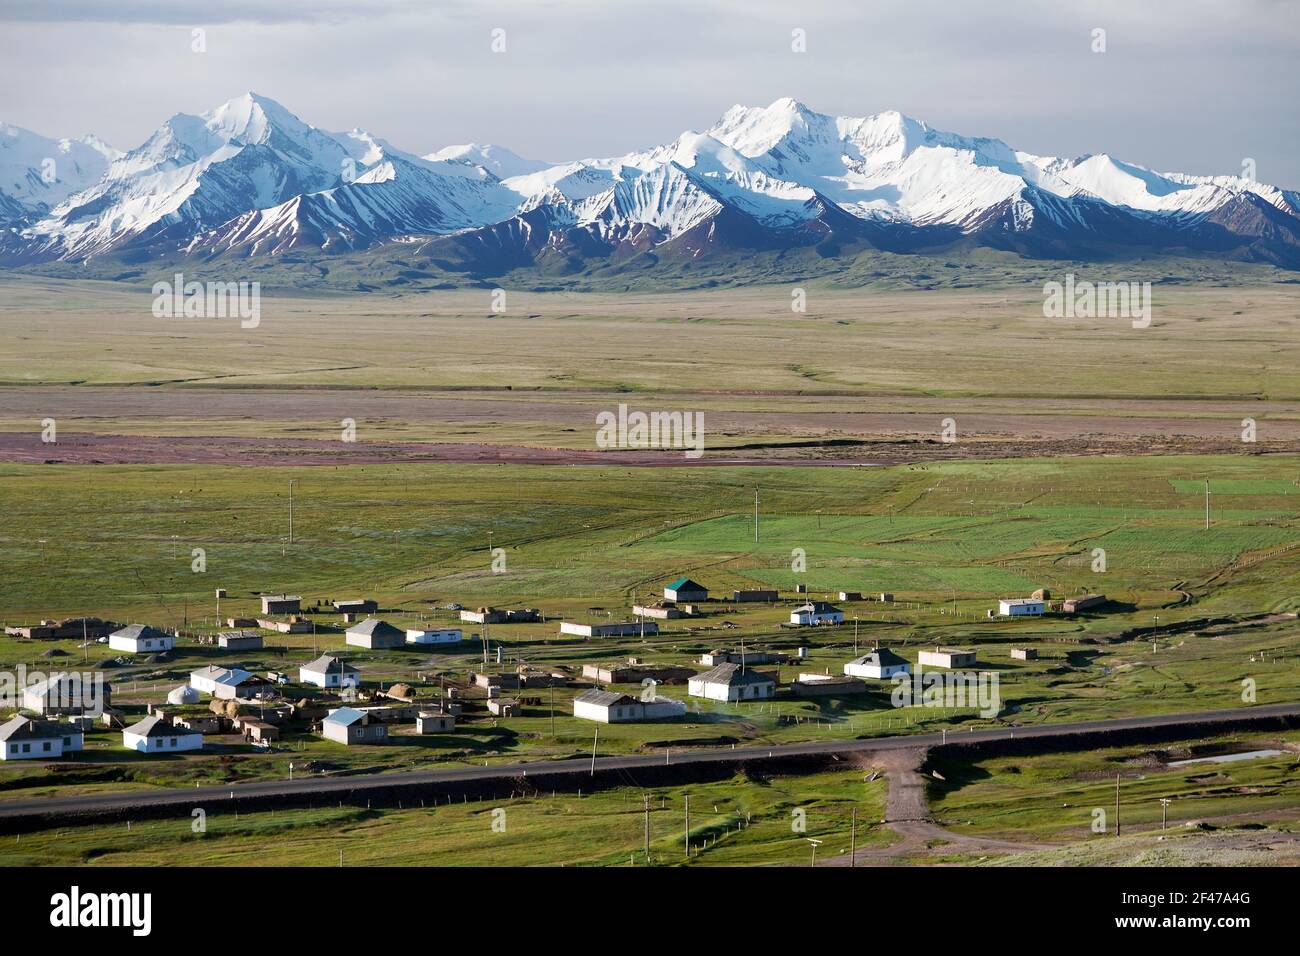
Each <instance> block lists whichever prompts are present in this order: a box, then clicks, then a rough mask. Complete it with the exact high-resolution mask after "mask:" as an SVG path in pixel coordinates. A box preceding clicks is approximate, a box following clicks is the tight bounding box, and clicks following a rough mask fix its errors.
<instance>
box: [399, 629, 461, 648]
mask: <svg viewBox="0 0 1300 956" xmlns="http://www.w3.org/2000/svg"><path fill="white" fill-rule="evenodd" d="M459 641H460V628H458V627H443V628H438V629H435V630H425V629H424V628H418V627H408V628H407V629H406V643H408V644H455V643H457V642H459Z"/></svg>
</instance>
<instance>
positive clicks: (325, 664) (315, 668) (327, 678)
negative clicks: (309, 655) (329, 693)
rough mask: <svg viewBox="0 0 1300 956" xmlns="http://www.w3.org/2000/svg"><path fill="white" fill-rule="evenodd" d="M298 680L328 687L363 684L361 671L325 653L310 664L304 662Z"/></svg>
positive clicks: (299, 669)
mask: <svg viewBox="0 0 1300 956" xmlns="http://www.w3.org/2000/svg"><path fill="white" fill-rule="evenodd" d="M298 681H299V683H303V684H311V685H313V686H315V687H324V688H326V689H328V688H331V687H342V686H344V685H345V684H350V685H352V686H353V687H357V686H359V685H360V684H361V671H359V670H357V669H356V668H355V667H353V666H352V665H351V664H349V663H348V662H347V661H341V660H339V659H338V658H337V657H331V656H330V655H329V654H325V655H323V656H321V657H318V658H316V659H315V660H314V661H312V662H311V663H310V664H303V665H302V667H300V668H298Z"/></svg>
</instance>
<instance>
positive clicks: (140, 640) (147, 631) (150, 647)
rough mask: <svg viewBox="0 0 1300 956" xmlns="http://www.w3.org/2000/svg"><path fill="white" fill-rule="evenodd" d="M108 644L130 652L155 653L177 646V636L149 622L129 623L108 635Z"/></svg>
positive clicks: (116, 648)
mask: <svg viewBox="0 0 1300 956" xmlns="http://www.w3.org/2000/svg"><path fill="white" fill-rule="evenodd" d="M108 646H109V647H111V648H112V649H113V650H115V651H126V652H127V653H128V654H155V653H157V652H158V651H170V650H171V649H172V648H173V647H175V646H176V638H174V637H172V636H171V635H170V634H164V633H163V632H162V631H160V630H158V629H157V628H154V627H150V626H149V625H148V624H129V625H127V626H126V627H124V628H122V629H121V630H117V631H114V632H113V633H112V634H110V635H108Z"/></svg>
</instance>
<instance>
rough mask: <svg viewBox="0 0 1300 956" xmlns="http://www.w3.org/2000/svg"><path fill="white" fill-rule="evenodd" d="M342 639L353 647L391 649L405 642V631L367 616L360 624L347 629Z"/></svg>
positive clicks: (379, 649) (374, 649)
mask: <svg viewBox="0 0 1300 956" xmlns="http://www.w3.org/2000/svg"><path fill="white" fill-rule="evenodd" d="M344 640H346V641H347V643H349V644H351V645H352V646H353V647H364V648H367V649H369V650H372V651H383V650H391V649H392V648H394V647H401V646H403V645H404V644H405V643H406V633H405V632H404V631H402V630H401V629H400V628H396V627H393V625H391V624H389V623H388V622H387V621H381V620H380V619H379V618H377V617H368V618H366V619H365V620H364V621H362V622H361V623H360V624H354V625H353V626H352V627H350V628H348V629H347V632H346V633H345V634H344Z"/></svg>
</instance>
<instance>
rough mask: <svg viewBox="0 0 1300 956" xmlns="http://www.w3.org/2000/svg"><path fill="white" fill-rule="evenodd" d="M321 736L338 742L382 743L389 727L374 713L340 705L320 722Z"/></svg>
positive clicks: (386, 737)
mask: <svg viewBox="0 0 1300 956" xmlns="http://www.w3.org/2000/svg"><path fill="white" fill-rule="evenodd" d="M320 732H321V736H322V737H324V738H325V739H326V740H332V741H334V742H335V743H336V744H382V743H384V741H386V740H387V739H388V728H387V727H385V726H384V725H383V724H382V723H380V722H379V721H378V720H376V719H375V718H374V717H373V716H372V715H370V714H367V713H364V712H363V711H360V710H357V709H356V708H353V707H340V708H339V709H338V710H335V711H332V712H331V713H330V715H329V716H328V717H326V718H325V719H324V720H322V721H321V722H320Z"/></svg>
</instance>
